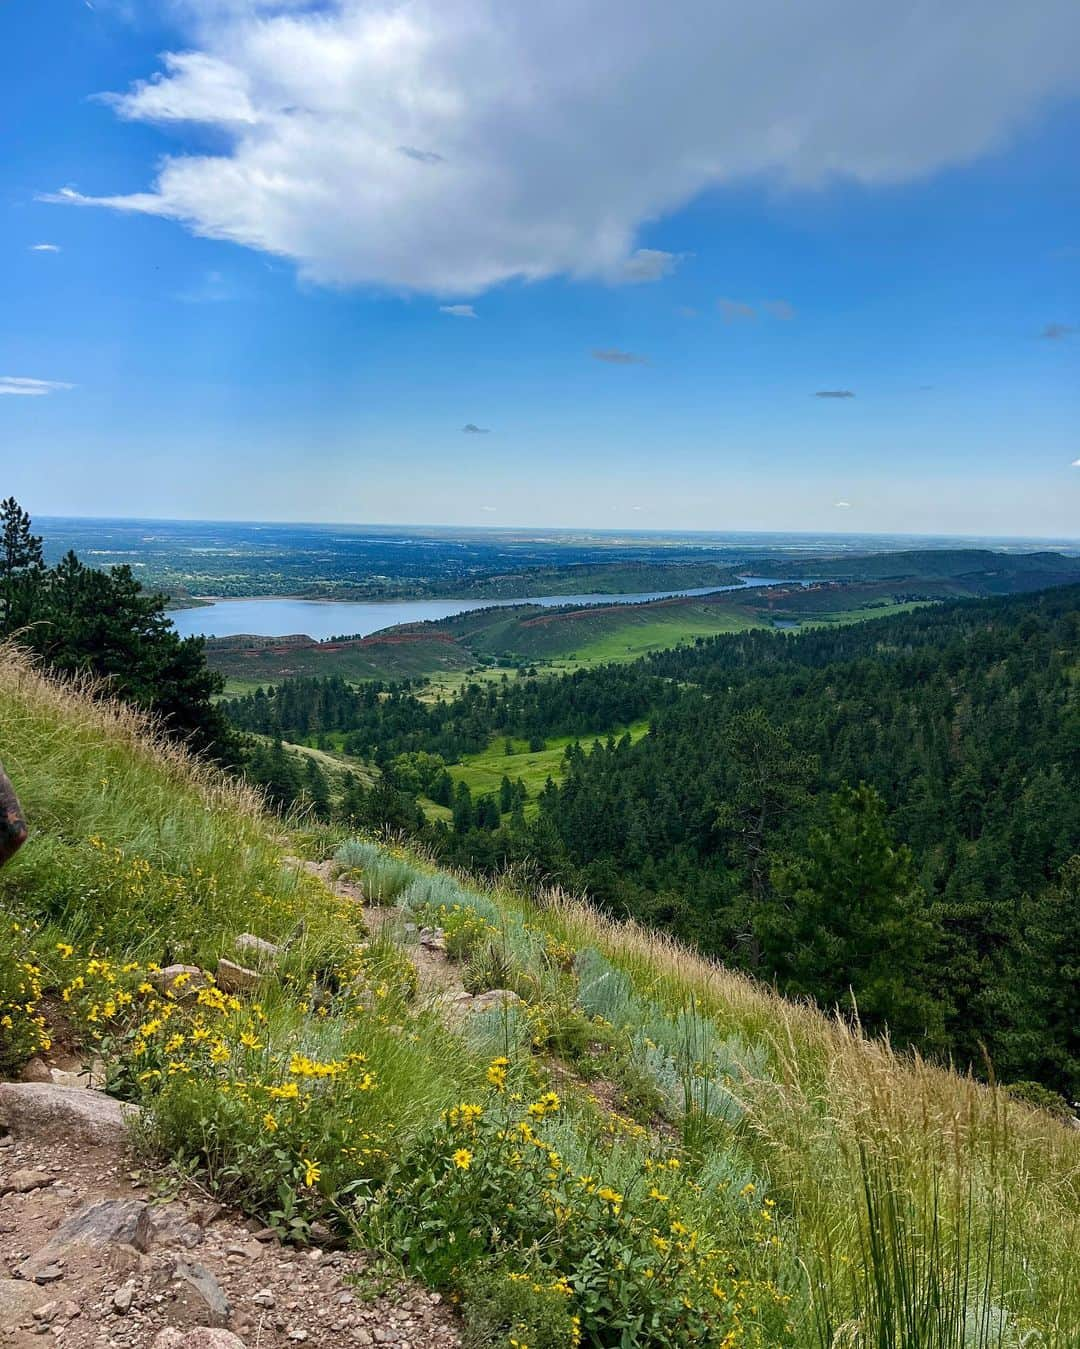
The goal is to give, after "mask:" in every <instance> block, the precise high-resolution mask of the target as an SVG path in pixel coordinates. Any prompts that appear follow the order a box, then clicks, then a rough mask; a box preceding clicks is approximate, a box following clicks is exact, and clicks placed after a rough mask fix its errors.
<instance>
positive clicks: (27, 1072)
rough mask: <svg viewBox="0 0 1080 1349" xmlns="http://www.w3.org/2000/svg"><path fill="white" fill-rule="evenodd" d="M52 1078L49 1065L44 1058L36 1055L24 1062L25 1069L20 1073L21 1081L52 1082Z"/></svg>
mask: <svg viewBox="0 0 1080 1349" xmlns="http://www.w3.org/2000/svg"><path fill="white" fill-rule="evenodd" d="M51 1080H52V1077H51V1072H50V1069H49V1065H48V1064H47V1063H46V1062H45V1060H44V1059H39V1058H38V1056H37V1055H36V1054H35V1055H34V1057H33V1058H32V1059H30V1060H28V1061H27V1062H26V1063H25V1064H23V1070H22V1072H21V1073H20V1074H19V1081H20V1082H50V1081H51Z"/></svg>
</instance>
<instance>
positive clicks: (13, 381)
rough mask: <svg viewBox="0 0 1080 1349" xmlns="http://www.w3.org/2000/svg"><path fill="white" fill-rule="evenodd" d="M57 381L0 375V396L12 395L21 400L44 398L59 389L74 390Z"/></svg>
mask: <svg viewBox="0 0 1080 1349" xmlns="http://www.w3.org/2000/svg"><path fill="white" fill-rule="evenodd" d="M74 387H75V385H74V384H65V383H64V382H63V381H62V380H59V379H27V378H26V377H25V376H24V375H0V394H14V395H15V396H16V397H21V398H44V397H45V395H46V394H49V393H57V392H58V391H59V390H61V389H74Z"/></svg>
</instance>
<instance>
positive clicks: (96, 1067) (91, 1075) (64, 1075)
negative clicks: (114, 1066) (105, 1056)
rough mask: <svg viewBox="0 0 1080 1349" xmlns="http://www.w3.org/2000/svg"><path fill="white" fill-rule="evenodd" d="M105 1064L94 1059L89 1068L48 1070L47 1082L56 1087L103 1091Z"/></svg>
mask: <svg viewBox="0 0 1080 1349" xmlns="http://www.w3.org/2000/svg"><path fill="white" fill-rule="evenodd" d="M105 1075H106V1070H105V1064H104V1063H103V1062H102V1061H101V1059H97V1058H95V1059H94V1060H93V1062H92V1063H91V1064H90V1066H89V1067H83V1068H79V1069H77V1070H72V1069H70V1068H50V1069H49V1080H50V1081H51V1082H55V1083H56V1085H57V1086H58V1087H80V1088H81V1089H82V1090H83V1091H104V1090H105Z"/></svg>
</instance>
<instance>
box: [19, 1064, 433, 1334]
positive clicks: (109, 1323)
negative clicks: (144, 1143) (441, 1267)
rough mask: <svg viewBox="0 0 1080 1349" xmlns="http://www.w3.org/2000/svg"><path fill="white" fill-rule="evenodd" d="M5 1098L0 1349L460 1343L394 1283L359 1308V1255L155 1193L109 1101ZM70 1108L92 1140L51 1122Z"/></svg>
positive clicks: (87, 1093) (79, 1091) (192, 1194)
mask: <svg viewBox="0 0 1080 1349" xmlns="http://www.w3.org/2000/svg"><path fill="white" fill-rule="evenodd" d="M4 1090H5V1092H7V1093H8V1094H7V1095H6V1096H5V1097H3V1098H2V1099H0V1113H2V1114H3V1117H4V1118H5V1119H6V1120H8V1121H9V1122H10V1123H11V1124H12V1131H11V1132H10V1133H6V1134H3V1135H2V1136H0V1346H3V1349H31V1347H32V1346H38V1345H40V1344H41V1343H42V1339H43V1338H51V1339H52V1340H56V1341H58V1342H62V1343H63V1344H64V1345H66V1346H71V1349H171V1346H173V1345H175V1346H182V1345H187V1344H189V1343H190V1345H191V1346H192V1349H194V1347H195V1346H196V1345H198V1346H199V1347H200V1349H287V1347H288V1346H292V1345H297V1344H305V1343H306V1344H310V1345H311V1346H313V1349H315V1346H318V1347H319V1349H321V1347H322V1346H326V1345H330V1344H334V1345H342V1346H349V1345H384V1346H387V1347H388V1349H429V1346H430V1347H431V1349H436V1347H437V1349H457V1346H459V1345H460V1340H459V1337H458V1333H457V1328H456V1324H455V1318H454V1317H453V1315H452V1313H451V1312H450V1310H449V1308H447V1307H446V1306H445V1305H444V1304H443V1303H442V1301H441V1299H440V1298H439V1295H438V1294H436V1293H429V1292H427V1291H426V1290H424V1289H422V1288H420V1287H419V1286H417V1285H414V1284H401V1285H399V1286H398V1287H396V1288H393V1289H391V1290H390V1291H386V1292H383V1294H382V1295H381V1296H378V1297H374V1296H370V1297H368V1295H373V1293H374V1291H375V1287H374V1284H373V1277H374V1276H373V1273H372V1271H371V1270H370V1258H369V1257H368V1256H367V1255H366V1254H365V1253H364V1252H359V1251H335V1250H326V1249H321V1248H319V1247H312V1248H311V1249H306V1250H297V1249H293V1248H290V1247H285V1246H281V1245H280V1244H279V1243H278V1241H277V1239H276V1237H275V1236H274V1234H273V1233H272V1232H271V1231H269V1230H268V1229H265V1228H261V1227H260V1224H259V1223H258V1222H257V1221H255V1220H252V1219H245V1218H244V1217H243V1215H242V1214H240V1213H237V1212H235V1211H233V1210H230V1209H228V1208H225V1207H224V1206H222V1205H220V1204H218V1203H217V1202H216V1201H215V1200H214V1199H213V1197H212V1196H210V1195H208V1194H206V1193H205V1192H204V1191H202V1190H200V1189H199V1188H198V1187H197V1186H193V1185H192V1186H186V1187H181V1188H179V1189H176V1190H171V1191H169V1190H164V1189H163V1188H162V1187H163V1186H166V1185H168V1184H169V1181H168V1178H167V1177H165V1176H164V1175H161V1174H155V1173H154V1172H153V1171H151V1170H150V1169H148V1168H147V1166H146V1163H145V1160H144V1159H140V1158H137V1157H136V1156H135V1155H133V1154H132V1153H131V1152H130V1151H129V1148H128V1146H127V1142H126V1138H125V1133H124V1128H123V1125H122V1124H120V1123H119V1122H118V1114H119V1112H118V1111H117V1109H116V1105H115V1103H114V1102H112V1101H110V1100H109V1099H108V1098H106V1097H103V1096H102V1095H101V1094H100V1093H99V1092H96V1091H94V1090H92V1089H90V1088H78V1087H56V1086H47V1085H44V1084H41V1083H33V1084H13V1085H11V1086H8V1087H6V1088H5V1089H4ZM35 1092H41V1093H48V1092H52V1093H56V1092H60V1093H62V1094H61V1096H60V1097H55V1096H54V1097H53V1098H51V1099H49V1100H48V1101H47V1102H46V1105H47V1109H46V1110H45V1111H44V1112H43V1111H42V1110H41V1108H40V1107H41V1103H40V1102H35V1103H33V1104H34V1108H33V1110H32V1111H26V1110H25V1106H26V1102H25V1099H24V1100H22V1101H21V1102H20V1100H19V1099H17V1098H18V1097H19V1093H23V1095H24V1097H25V1095H26V1094H27V1093H35ZM72 1097H75V1098H81V1100H78V1101H74V1102H73V1103H72V1104H73V1105H78V1106H80V1108H84V1107H83V1102H85V1106H86V1107H90V1108H91V1111H92V1110H93V1108H94V1106H95V1105H96V1106H97V1107H99V1108H100V1110H101V1112H102V1114H103V1115H104V1116H105V1121H104V1122H103V1123H102V1124H101V1125H100V1133H101V1137H100V1138H99V1139H98V1141H96V1142H89V1141H87V1139H86V1138H85V1137H84V1136H83V1135H82V1134H80V1133H79V1131H78V1124H77V1118H76V1117H73V1120H74V1121H75V1122H74V1123H72V1121H69V1120H67V1119H66V1118H65V1108H66V1103H67V1102H70V1101H71V1100H72ZM57 1102H59V1104H57ZM91 1103H94V1104H93V1105H92V1104H91ZM365 1282H366V1285H367V1293H365ZM366 1298H367V1300H365V1299H366ZM170 1327H171V1328H174V1329H175V1330H176V1331H179V1332H180V1338H179V1339H177V1338H176V1336H175V1335H174V1336H173V1337H172V1338H170V1337H169V1336H168V1334H167V1333H165V1332H166V1331H167V1328H170ZM197 1327H207V1328H214V1329H213V1332H212V1335H211V1331H210V1330H209V1329H207V1330H200V1331H199V1332H198V1333H197V1334H196V1328H197ZM226 1332H228V1333H226Z"/></svg>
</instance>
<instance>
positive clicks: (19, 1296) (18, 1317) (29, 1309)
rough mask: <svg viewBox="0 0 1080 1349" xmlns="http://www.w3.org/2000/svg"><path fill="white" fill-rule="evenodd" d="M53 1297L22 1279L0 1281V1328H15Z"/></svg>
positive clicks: (45, 1290) (43, 1289)
mask: <svg viewBox="0 0 1080 1349" xmlns="http://www.w3.org/2000/svg"><path fill="white" fill-rule="evenodd" d="M52 1300H53V1295H52V1294H51V1293H50V1292H49V1291H48V1289H46V1288H39V1287H38V1286H37V1284H34V1283H26V1282H25V1281H24V1280H22V1279H0V1326H4V1327H6V1326H17V1325H18V1324H19V1322H20V1321H22V1320H24V1319H25V1318H26V1317H28V1316H31V1315H32V1314H33V1312H34V1310H35V1308H37V1307H41V1306H44V1304H45V1303H47V1302H51V1301H52Z"/></svg>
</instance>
